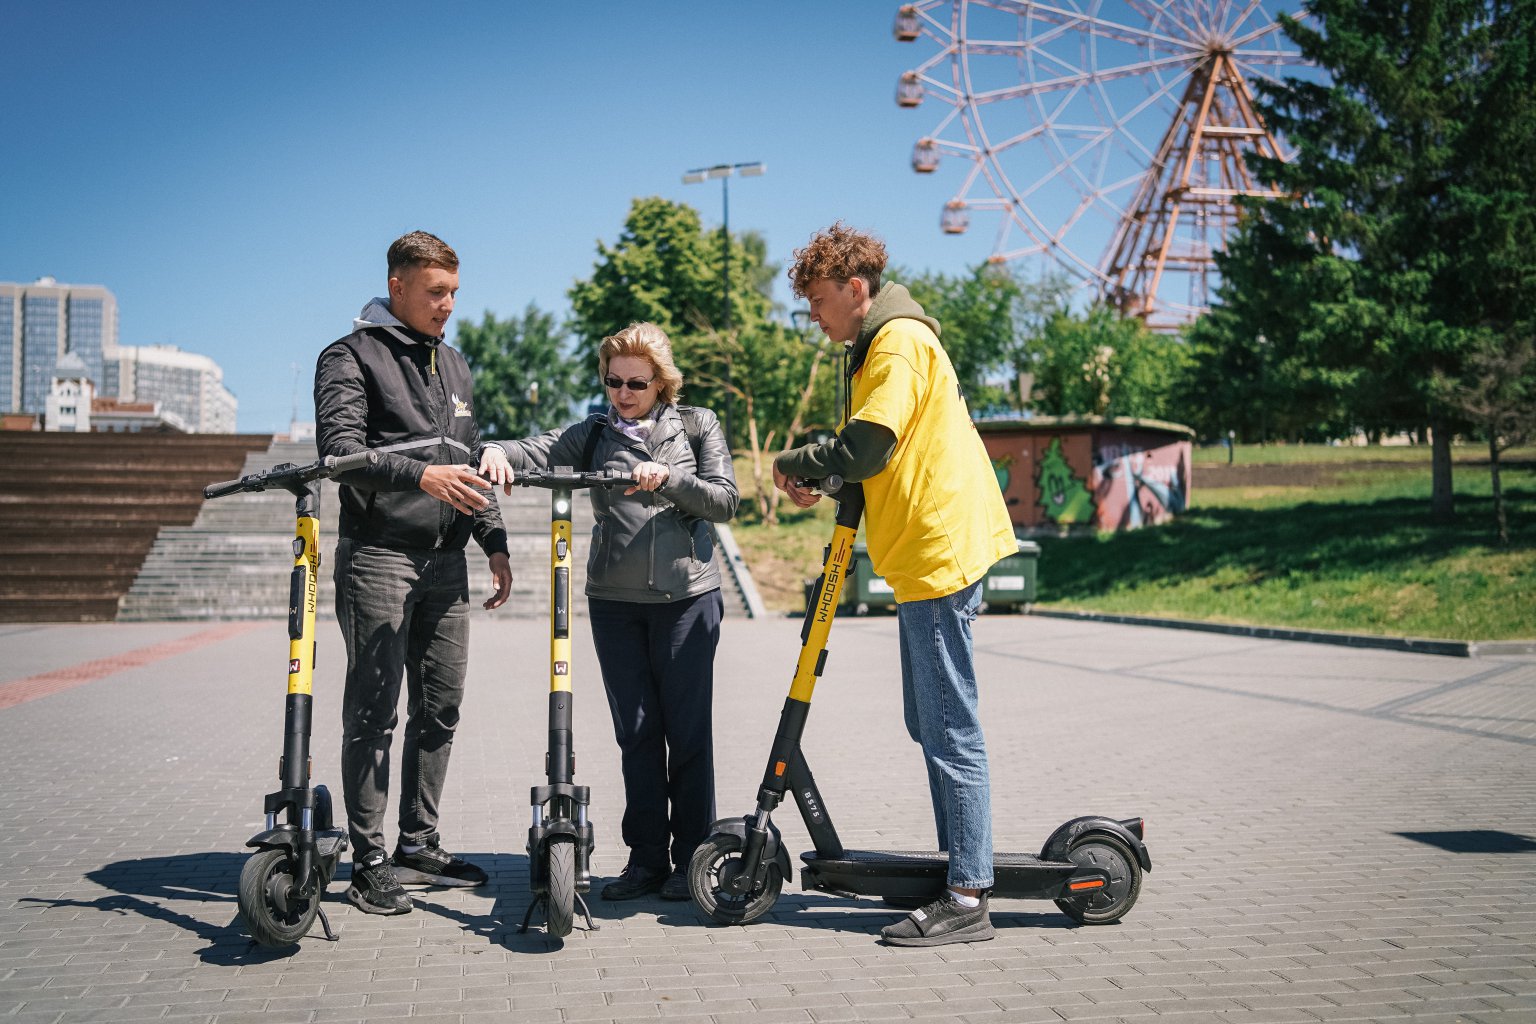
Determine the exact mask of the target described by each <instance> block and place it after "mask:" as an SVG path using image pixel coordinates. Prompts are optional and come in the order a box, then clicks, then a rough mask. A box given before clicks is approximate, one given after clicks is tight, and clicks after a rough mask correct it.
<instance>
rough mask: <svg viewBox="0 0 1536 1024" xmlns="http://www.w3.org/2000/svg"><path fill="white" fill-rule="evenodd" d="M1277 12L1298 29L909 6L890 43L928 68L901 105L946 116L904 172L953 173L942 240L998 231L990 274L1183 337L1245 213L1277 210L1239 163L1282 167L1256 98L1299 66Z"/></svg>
mask: <svg viewBox="0 0 1536 1024" xmlns="http://www.w3.org/2000/svg"><path fill="white" fill-rule="evenodd" d="M1283 10H1288V11H1289V12H1290V13H1291V14H1292V16H1294V17H1296V18H1297V19H1298V20H1303V21H1304V20H1306V15H1305V14H1304V13H1303V12H1301V11H1300V10H1299V3H1298V2H1297V0H1051V2H1048V3H1036V2H1030V0H923V2H920V3H909V4H903V5H902V6H901V8H900V9H899V10H898V12H897V15H896V25H895V35H896V38H897V39H898V40H901V41H903V42H915V41H917V40H920V39H923V40H929V41H932V42H933V43H935V44H937V51H936V52H935V53H934V54H933V55H932V56H930V57H928V59H927V60H925V61H923V63H921V64H920V65H918V66H917V67H916V68H914V69H913V70H911V71H908V72H905V73H904V74H903V75H902V76H901V78H900V80H899V82H898V84H897V88H896V102H897V104H898V105H900V106H902V107H917V106H920V105H922V104H923V103H924V101H925V100H927V101H933V103H934V105H936V106H938V107H939V108H940V110H941V111H942V116H941V119H940V120H939V122H938V124H937V126H936V127H935V128H933V129H932V130H931V131H930V132H928V134H926V135H924V136H923V137H922V138H920V139H919V140H918V141H917V143H916V145H915V146H914V147H913V150H912V168H913V170H915V171H917V172H918V173H922V174H931V173H934V172H936V171H938V170H939V169H940V165H941V163H945V164H947V163H954V164H958V165H959V167H960V169H961V175H960V179H959V183H958V187H957V189H956V190H955V192H954V194H953V197H952V198H951V199H950V200H949V201H948V202H947V203H945V205H944V207H943V212H942V215H941V218H940V226H941V228H942V229H943V231H944V232H945V233H947V234H961V233H963V232H965V231H966V230H967V229H968V228H969V227H970V223H971V213H972V212H973V211H975V212H985V213H988V214H999V215H1000V216H999V217H998V218H997V229H996V235H995V237H994V239H993V245H992V252H991V254H990V256H989V257H988V258H989V259H990V260H991V261H993V262H997V263H1003V262H1009V261H1026V260H1031V261H1034V262H1035V263H1037V264H1039V269H1040V270H1041V271H1043V272H1049V271H1050V270H1053V269H1057V270H1065V271H1066V272H1067V273H1068V274H1070V275H1072V276H1073V277H1075V278H1077V279H1078V280H1080V281H1081V282H1083V283H1084V284H1085V285H1086V286H1088V287H1091V288H1094V289H1096V290H1097V291H1098V293H1099V295H1101V296H1102V297H1103V298H1104V299H1105V300H1107V301H1108V302H1110V303H1112V304H1113V305H1115V306H1116V307H1118V308H1119V309H1121V310H1122V311H1124V312H1126V313H1128V314H1131V315H1136V316H1139V317H1141V318H1143V319H1144V320H1145V321H1146V322H1147V323H1148V325H1149V326H1151V327H1154V328H1157V329H1173V328H1176V327H1178V326H1179V325H1181V324H1183V323H1186V322H1188V321H1189V320H1191V319H1193V318H1194V317H1195V316H1196V315H1198V314H1199V313H1200V312H1201V311H1203V309H1204V308H1205V307H1206V306H1207V304H1208V295H1209V293H1210V288H1211V284H1212V283H1213V282H1214V279H1215V265H1214V261H1213V258H1212V257H1213V253H1215V252H1217V251H1219V250H1220V248H1221V245H1222V242H1223V240H1224V239H1225V237H1226V234H1227V232H1228V231H1229V230H1230V229H1231V228H1232V226H1233V225H1234V224H1235V223H1236V220H1237V215H1238V207H1237V204H1236V202H1235V200H1236V199H1237V197H1239V196H1277V195H1279V194H1280V193H1278V192H1276V191H1274V190H1273V188H1272V186H1271V185H1270V184H1269V183H1267V182H1263V181H1258V180H1256V179H1255V178H1254V176H1253V174H1252V173H1251V172H1250V171H1249V169H1248V167H1247V165H1246V163H1245V156H1246V154H1247V153H1249V152H1250V151H1257V152H1259V153H1261V154H1263V155H1265V156H1270V157H1276V158H1279V159H1286V158H1287V156H1288V153H1287V151H1286V150H1285V149H1284V147H1283V145H1282V144H1281V142H1280V141H1279V140H1277V139H1276V137H1275V136H1274V135H1273V133H1271V132H1270V131H1269V129H1267V128H1266V127H1265V125H1264V123H1263V121H1262V120H1261V119H1260V117H1259V114H1258V112H1257V111H1256V109H1255V107H1254V102H1253V91H1252V83H1254V82H1255V81H1259V80H1267V81H1271V82H1278V81H1279V80H1280V79H1281V78H1282V76H1284V75H1286V74H1288V73H1294V72H1293V71H1290V70H1289V69H1293V68H1296V67H1300V66H1303V65H1304V64H1305V61H1304V60H1303V59H1302V57H1301V56H1300V54H1299V53H1297V52H1296V50H1295V47H1294V46H1293V44H1291V43H1290V41H1289V40H1288V39H1287V38H1286V37H1285V35H1284V33H1283V32H1282V31H1281V27H1280V24H1279V22H1278V21H1277V20H1276V17H1277V15H1278V14H1279V13H1280V12H1281V11H1283ZM946 170H947V167H946Z"/></svg>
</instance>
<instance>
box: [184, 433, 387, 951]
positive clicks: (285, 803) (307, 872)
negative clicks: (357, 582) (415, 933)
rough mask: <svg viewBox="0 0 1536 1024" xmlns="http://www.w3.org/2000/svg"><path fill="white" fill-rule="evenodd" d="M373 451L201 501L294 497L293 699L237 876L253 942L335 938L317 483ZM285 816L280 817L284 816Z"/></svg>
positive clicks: (252, 479)
mask: <svg viewBox="0 0 1536 1024" xmlns="http://www.w3.org/2000/svg"><path fill="white" fill-rule="evenodd" d="M375 458H377V455H376V453H374V452H371V451H368V452H358V453H357V454H355V455H347V456H342V457H337V456H335V455H327V456H326V457H325V458H323V459H321V460H320V461H319V462H314V463H311V464H309V465H307V466H295V465H293V464H292V463H287V462H285V463H283V464H282V465H279V466H274V467H272V468H271V469H267V470H262V471H261V472H260V473H252V474H250V475H249V476H244V477H241V478H240V479H238V480H228V481H225V482H223V483H216V484H209V485H208V486H207V487H204V488H203V497H204V498H209V499H212V498H222V497H226V496H228V495H231V494H239V493H241V492H245V491H268V490H279V489H281V490H285V491H288V492H290V493H291V494H292V495H293V497H294V515H295V518H296V519H297V526H296V529H295V533H294V538H293V571H292V574H291V575H290V577H289V583H288V697H287V700H286V702H285V703H284V711H283V756H282V758H281V759H280V760H279V761H278V763H277V777H278V780H279V781H278V787H279V788H278V789H277V791H276V792H273V793H268V794H267V796H266V800H265V801H264V803H263V809H264V810H265V812H266V828H265V829H263V830H262V831H261V832H258V833H257V834H256V835H254V836H252V837H251V839H250V840H249V841H248V842H247V843H246V844H245V845H246V846H249V847H252V848H254V849H255V850H256V853H254V854H253V855H252V856H251V858H250V859H249V860H247V861H246V862H245V867H244V868H243V869H242V870H241V872H240V888H239V895H238V904H239V907H240V916H241V917H242V918H244V919H245V924H246V927H247V928H248V929H249V930H250V933H251V938H253V939H255V940H256V942H257V943H258V944H259V945H262V946H291V945H293V944H294V943H295V942H298V941H299V940H300V939H302V938H303V937H304V936H306V935H308V934H309V930H310V928H311V927H312V926H313V925H314V923H315V918H316V917H319V919H320V926H321V927H322V928H323V929H324V930H325V937H326V938H327V939H329V940H331V941H333V942H334V941H335V940H336V933H335V932H333V931H331V923H330V921H328V920H327V919H326V916H325V911H324V910H323V909H322V908H321V906H320V900H321V898H322V897H323V896H324V895H325V887H326V886H327V885H329V884H330V882H331V879H332V877H334V876H335V874H336V864H337V862H338V861H339V860H340V858H341V855H342V853H343V852H345V851H346V848H347V833H346V831H345V830H343V829H339V828H336V827H334V823H333V821H332V816H331V815H332V811H331V794H330V790H328V789H326V788H325V787H324V786H314V785H311V784H310V767H311V766H310V757H309V733H310V717H311V713H312V707H313V703H314V696H313V692H314V691H313V684H314V672H315V606H316V602H317V600H318V595H319V572H320V546H319V545H320V487H319V481H321V480H324V479H326V478H327V477H330V476H334V475H336V474H338V473H346V472H349V471H351V470H354V469H362V468H363V467H364V466H367V465H368V464H369V463H370V462H371V461H372V460H373V459H375ZM280 817H281V820H279V818H280Z"/></svg>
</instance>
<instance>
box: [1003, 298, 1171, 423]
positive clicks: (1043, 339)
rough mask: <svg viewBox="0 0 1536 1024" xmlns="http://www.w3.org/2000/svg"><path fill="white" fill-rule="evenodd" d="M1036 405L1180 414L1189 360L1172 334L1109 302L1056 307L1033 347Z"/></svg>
mask: <svg viewBox="0 0 1536 1024" xmlns="http://www.w3.org/2000/svg"><path fill="white" fill-rule="evenodd" d="M1031 354H1032V364H1031V365H1032V366H1033V373H1034V392H1033V396H1034V397H1033V403H1032V404H1033V405H1034V407H1035V408H1036V409H1037V410H1038V411H1040V412H1042V413H1045V414H1046V415H1050V416H1071V415H1085V414H1086V415H1098V416H1131V417H1139V418H1143V419H1177V418H1179V416H1181V415H1182V413H1183V412H1184V409H1183V408H1182V406H1181V405H1180V403H1179V393H1178V390H1177V387H1176V385H1177V382H1178V380H1179V378H1180V375H1181V374H1182V372H1183V367H1184V365H1185V364H1186V362H1187V361H1188V359H1189V355H1188V350H1187V347H1186V346H1185V345H1184V343H1183V342H1182V341H1181V340H1180V339H1178V338H1175V337H1172V336H1168V335H1159V334H1154V333H1152V332H1151V331H1149V330H1147V328H1146V326H1145V325H1144V324H1142V322H1141V321H1140V320H1137V319H1135V318H1134V317H1122V316H1120V315H1119V314H1118V313H1116V312H1115V311H1114V310H1112V309H1110V308H1109V307H1107V306H1102V305H1100V306H1095V307H1093V308H1092V309H1090V310H1089V311H1088V313H1087V314H1086V315H1084V316H1076V315H1074V314H1073V313H1072V312H1070V311H1069V310H1066V309H1059V310H1057V311H1056V313H1055V314H1053V315H1052V316H1051V318H1050V319H1049V320H1048V321H1047V322H1046V323H1045V326H1044V329H1043V331H1042V333H1041V335H1040V337H1039V338H1038V339H1037V340H1036V341H1035V342H1034V344H1033V346H1032V353H1031Z"/></svg>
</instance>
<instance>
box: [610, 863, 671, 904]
mask: <svg viewBox="0 0 1536 1024" xmlns="http://www.w3.org/2000/svg"><path fill="white" fill-rule="evenodd" d="M666 884H667V871H666V869H665V868H643V867H640V866H639V865H638V864H630V865H627V866H626V867H625V868H624V873H623V874H621V875H619V877H618V878H615V879H614V880H613V881H611V882H609V883H608V884H607V885H605V886H603V899H605V900H632V899H634V898H635V897H637V896H648V895H650V894H651V893H653V892H660V891H661V888H662V886H664V885H666ZM683 884H684V887H685V888H686V886H687V883H686V882H684V883H683Z"/></svg>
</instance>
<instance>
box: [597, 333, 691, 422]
mask: <svg viewBox="0 0 1536 1024" xmlns="http://www.w3.org/2000/svg"><path fill="white" fill-rule="evenodd" d="M614 356H639V357H640V358H641V359H645V360H647V361H649V362H650V364H651V367H652V369H654V370H655V371H656V380H657V382H658V383H659V384H660V385H661V389H660V391H659V392H658V393H657V395H656V400H657V401H658V402H665V403H666V404H667V405H675V404H677V401H678V399H680V398H682V397H683V372H682V371H681V370H679V369H678V368H677V364H676V363H674V362H673V361H672V341H671V339H669V338H668V337H667V332H666V331H664V330H662V329H661V328H660V327H657V326H656V325H655V324H653V323H648V322H645V321H639V322H636V323H632V324H630V325H629V326H628V327H626V328H624V329H623V330H622V331H619V332H618V333H617V334H610V335H608V337H606V338H604V339H603V343H602V344H601V345H599V346H598V347H597V375H598V376H599V377H606V376H608V363H609V361H610V360H611V359H613V357H614Z"/></svg>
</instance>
